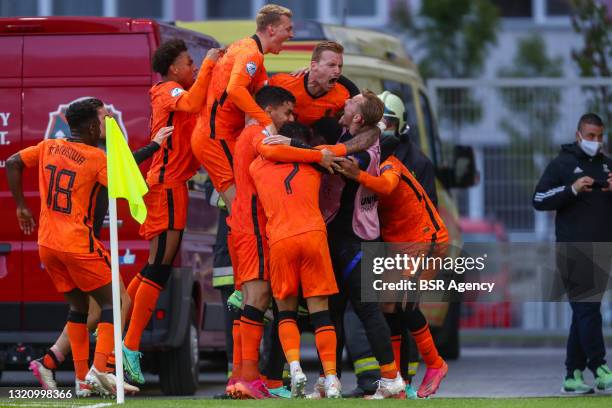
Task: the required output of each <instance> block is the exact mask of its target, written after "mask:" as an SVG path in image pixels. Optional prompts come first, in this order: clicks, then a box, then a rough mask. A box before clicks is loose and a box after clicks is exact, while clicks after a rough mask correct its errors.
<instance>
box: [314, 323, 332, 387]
mask: <svg viewBox="0 0 612 408" xmlns="http://www.w3.org/2000/svg"><path fill="white" fill-rule="evenodd" d="M336 343H337V340H336V329H335V328H334V326H322V327H319V328H318V329H316V330H315V344H316V345H317V350H318V351H319V357H320V358H321V365H323V372H324V373H325V375H336Z"/></svg>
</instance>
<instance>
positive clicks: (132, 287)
mask: <svg viewBox="0 0 612 408" xmlns="http://www.w3.org/2000/svg"><path fill="white" fill-rule="evenodd" d="M147 266H148V264H147ZM147 266H145V268H146V267H147ZM145 268H143V269H142V271H144V270H145ZM142 271H141V272H142ZM141 272H138V273H137V274H136V276H134V277H133V278H132V280H131V281H130V284H129V285H128V287H127V289H126V292H127V294H128V296H129V297H130V299H131V300H132V303H131V305H130V311H129V312H128V314H127V318H128V319H130V317H131V316H132V311H133V310H134V300H135V299H136V293H137V292H138V287H139V286H140V283H141V282H142V280H143V279H144V278H143V276H142V275H141Z"/></svg>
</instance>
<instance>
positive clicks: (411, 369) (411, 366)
mask: <svg viewBox="0 0 612 408" xmlns="http://www.w3.org/2000/svg"><path fill="white" fill-rule="evenodd" d="M418 369H419V362H418V361H411V362H409V363H408V375H416V373H417V371H418Z"/></svg>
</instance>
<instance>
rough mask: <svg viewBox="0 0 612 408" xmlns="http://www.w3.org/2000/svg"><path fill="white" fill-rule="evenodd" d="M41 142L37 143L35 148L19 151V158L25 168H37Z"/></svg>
mask: <svg viewBox="0 0 612 408" xmlns="http://www.w3.org/2000/svg"><path fill="white" fill-rule="evenodd" d="M42 143H43V142H40V143H38V144H37V145H36V146H30V147H26V148H25V149H23V150H20V151H19V157H21V161H22V162H23V164H24V165H25V166H26V167H36V166H38V158H39V156H40V148H41V144H42Z"/></svg>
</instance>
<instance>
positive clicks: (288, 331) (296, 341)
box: [278, 312, 300, 363]
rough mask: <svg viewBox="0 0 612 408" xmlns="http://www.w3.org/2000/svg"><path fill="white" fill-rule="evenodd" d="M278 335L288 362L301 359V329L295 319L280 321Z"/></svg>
mask: <svg viewBox="0 0 612 408" xmlns="http://www.w3.org/2000/svg"><path fill="white" fill-rule="evenodd" d="M281 313H282V312H281ZM278 337H280V342H281V346H282V347H283V351H284V353H285V358H286V359H287V362H288V363H291V362H292V361H300V331H299V330H298V327H297V322H296V321H295V319H292V318H285V319H282V320H280V321H279V322H278Z"/></svg>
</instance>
